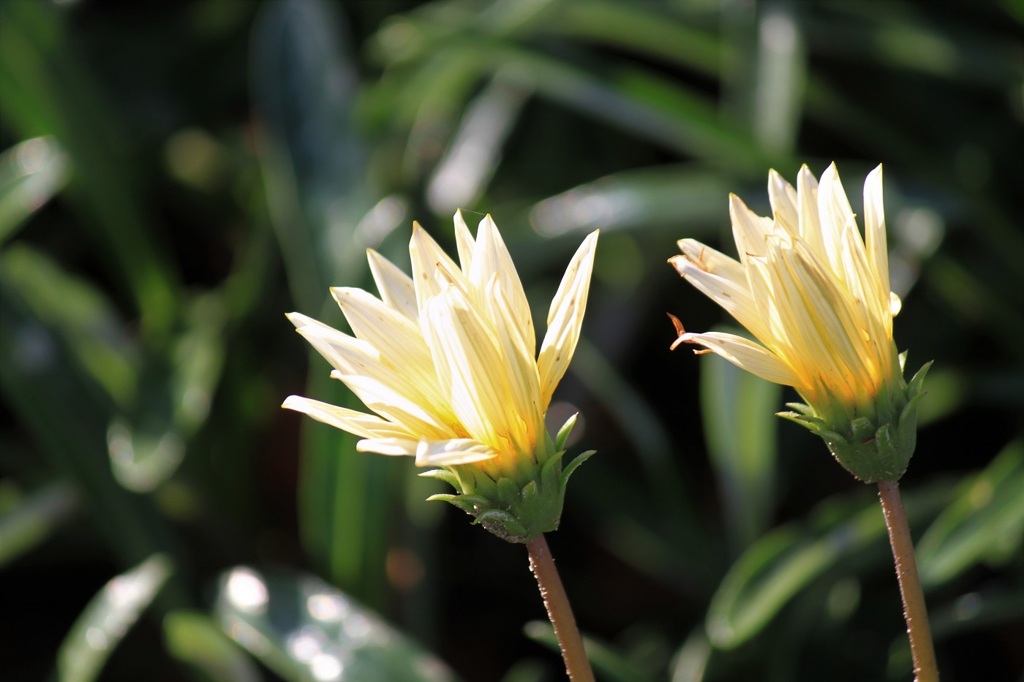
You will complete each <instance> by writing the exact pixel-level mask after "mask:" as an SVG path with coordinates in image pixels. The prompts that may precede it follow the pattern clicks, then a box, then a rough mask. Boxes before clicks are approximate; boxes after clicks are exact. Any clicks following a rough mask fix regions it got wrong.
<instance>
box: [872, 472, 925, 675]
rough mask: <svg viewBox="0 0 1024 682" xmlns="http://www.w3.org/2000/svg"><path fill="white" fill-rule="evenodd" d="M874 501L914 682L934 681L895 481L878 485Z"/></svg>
mask: <svg viewBox="0 0 1024 682" xmlns="http://www.w3.org/2000/svg"><path fill="white" fill-rule="evenodd" d="M878 499H879V501H880V502H881V503H882V514H883V515H884V516H885V525H886V527H887V528H888V529H889V544H891V545H892V556H893V559H894V560H895V561H896V578H897V579H898V580H899V583H900V595H901V596H902V597H903V617H904V619H905V620H906V621H907V635H908V636H909V637H910V653H911V655H912V656H913V657H914V680H915V682H938V680H939V667H938V664H937V663H936V662H935V646H934V645H933V644H932V631H931V626H930V625H929V624H928V609H927V607H926V606H925V603H924V591H923V590H922V589H921V577H920V575H919V574H918V572H917V560H916V559H915V558H914V543H913V541H912V540H911V538H910V527H909V526H908V525H907V514H906V512H905V511H904V510H903V500H902V499H901V498H900V487H899V484H898V483H896V481H879V482H878Z"/></svg>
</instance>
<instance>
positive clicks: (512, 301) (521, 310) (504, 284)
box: [468, 215, 537, 357]
mask: <svg viewBox="0 0 1024 682" xmlns="http://www.w3.org/2000/svg"><path fill="white" fill-rule="evenodd" d="M468 274H469V280H470V282H472V283H473V286H474V288H475V289H476V291H477V292H478V293H480V294H483V293H484V289H485V288H486V286H487V284H488V282H489V281H490V280H491V278H492V277H493V276H494V275H497V277H498V282H499V283H500V285H501V291H502V293H504V295H505V300H506V301H507V302H508V304H509V306H510V307H511V312H512V319H513V320H514V321H515V324H514V326H513V329H514V330H515V331H516V332H517V333H518V334H519V335H520V336H521V337H522V340H523V344H525V346H526V347H527V348H528V349H529V351H530V357H533V355H534V354H535V353H536V352H537V350H536V349H537V334H536V332H535V331H534V328H533V315H532V314H531V312H530V302H529V301H528V300H527V298H526V292H525V291H523V284H522V282H521V281H520V279H519V273H518V272H517V271H516V266H515V264H514V263H513V262H512V256H511V255H510V254H509V252H508V248H507V247H506V246H505V241H504V240H503V239H502V238H501V233H500V232H498V227H497V226H496V225H495V224H494V221H493V220H492V219H491V216H489V215H488V216H485V217H484V219H483V220H481V221H480V224H479V226H478V227H477V233H476V248H475V250H474V252H473V268H472V270H471V271H470V272H469V273H468Z"/></svg>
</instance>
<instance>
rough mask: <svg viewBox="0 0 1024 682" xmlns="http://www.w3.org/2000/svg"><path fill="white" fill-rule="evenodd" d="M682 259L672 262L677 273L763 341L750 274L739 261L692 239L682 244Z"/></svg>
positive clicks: (761, 324)
mask: <svg viewBox="0 0 1024 682" xmlns="http://www.w3.org/2000/svg"><path fill="white" fill-rule="evenodd" d="M679 248H680V249H682V251H683V255H682V256H673V257H672V258H669V263H671V264H672V266H673V267H675V269H676V271H677V272H678V273H679V274H680V275H681V276H682V277H684V278H685V279H686V280H687V281H688V282H690V283H691V284H692V285H693V286H694V287H696V288H697V289H698V290H699V291H701V292H702V293H703V294H704V295H705V296H707V297H708V298H710V299H711V300H713V301H714V302H715V303H717V304H718V305H720V306H721V307H722V308H723V309H724V310H725V311H726V312H727V313H729V314H730V315H732V316H733V318H735V319H736V321H737V322H739V323H740V324H741V325H743V326H744V327H746V328H747V329H748V330H749V331H750V333H752V334H753V335H754V336H757V337H759V338H760V337H761V336H762V335H764V334H765V333H766V327H765V325H764V323H763V321H762V319H761V313H760V311H759V310H758V308H757V306H756V304H755V302H754V299H753V297H752V296H751V295H750V289H749V284H748V281H747V274H746V271H745V270H744V269H743V267H742V266H741V265H740V264H739V263H738V262H736V260H734V259H732V258H730V257H728V256H726V255H725V254H722V253H720V252H718V251H716V250H714V249H712V248H710V247H708V246H705V245H704V244H701V243H700V242H698V241H695V240H693V239H683V240H680V241H679Z"/></svg>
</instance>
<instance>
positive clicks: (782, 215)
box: [768, 170, 800, 235]
mask: <svg viewBox="0 0 1024 682" xmlns="http://www.w3.org/2000/svg"><path fill="white" fill-rule="evenodd" d="M768 199H769V201H770V203H771V206H772V215H774V216H775V220H776V221H777V222H778V223H779V224H780V225H781V226H782V227H783V228H784V229H785V230H786V231H787V232H789V233H790V234H794V235H796V234H800V210H799V208H798V203H797V193H796V190H795V189H793V185H791V184H789V183H788V182H786V181H785V179H783V177H782V176H781V175H779V174H778V173H777V172H775V171H774V170H771V171H769V172H768Z"/></svg>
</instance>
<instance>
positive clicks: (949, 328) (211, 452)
mask: <svg viewBox="0 0 1024 682" xmlns="http://www.w3.org/2000/svg"><path fill="white" fill-rule="evenodd" d="M1022 29H1024V8H1022V5H1021V3H1019V2H1016V1H1015V0H1004V1H1003V2H988V3H972V2H966V1H964V2H953V1H950V2H924V1H921V2H881V1H872V2H860V1H857V0H834V1H823V2H796V1H788V2H787V1H782V0H778V1H769V0H765V1H761V2H755V1H753V0H748V1H741V0H675V1H671V0H669V1H666V2H653V1H645V2H629V1H628V0H621V1H614V0H503V1H497V2H471V1H466V0H439V1H435V2H427V3H417V2H400V1H389V0H380V1H369V0H366V1H362V2H345V3H330V2H326V1H325V0H280V1H275V2H262V3H260V2H241V1H236V0H210V1H207V2H170V1H166V2H155V1H154V2H140V3H132V4H128V3H125V4H119V3H107V2H99V1H97V0H79V1H77V2H76V1H73V0H72V1H64V2H47V1H43V0H40V1H30V0H8V1H7V2H4V3H2V4H0V149H3V150H5V151H3V155H2V157H0V243H2V251H0V315H2V319H0V396H2V397H0V401H2V402H0V404H2V411H0V677H2V678H3V679H4V680H39V679H63V680H83V681H84V680H91V679H105V680H142V679H145V680H156V681H164V680H214V681H228V680H232V681H237V680H246V681H247V680H260V679H284V680H332V679H344V680H354V681H356V682H360V681H363V680H368V681H374V680H397V681H402V680H445V679H461V680H466V681H468V682H474V681H491V680H504V681H505V682H531V681H535V680H557V679H562V673H561V663H560V660H559V658H558V656H557V654H556V653H554V652H553V651H552V648H551V635H550V629H549V628H548V627H546V626H545V622H544V621H543V618H544V614H543V610H542V606H541V602H540V599H539V597H538V595H537V592H536V585H535V584H534V583H533V582H532V577H531V576H530V574H529V572H528V570H527V559H526V553H525V551H524V550H523V548H521V547H518V546H513V545H508V544H505V543H503V542H501V541H500V540H498V539H497V538H495V537H492V536H490V535H489V534H487V533H485V532H483V531H482V530H480V529H476V528H473V527H471V526H470V524H469V523H467V520H468V519H467V518H466V517H465V516H464V515H462V514H460V513H459V512H457V511H456V510H454V509H451V508H448V507H447V506H445V505H441V504H436V503H426V502H424V498H425V497H426V496H428V495H429V494H431V493H433V492H438V491H439V490H440V488H441V484H440V483H438V482H436V481H428V480H424V479H419V478H417V477H416V473H417V470H416V469H415V467H413V466H412V462H410V461H408V460H397V459H394V458H385V457H375V456H369V455H361V454H357V453H355V452H354V450H353V439H352V438H351V437H349V436H347V435H345V434H343V433H340V432H336V431H334V430H332V429H330V428H328V427H326V426H323V425H321V424H318V423H315V422H313V421H312V420H309V419H305V418H303V417H302V416H301V415H298V414H294V413H288V412H285V411H283V410H280V409H279V405H280V403H281V401H282V400H283V399H284V397H285V396H287V395H288V394H290V393H300V394H304V395H308V396H312V397H316V398H319V399H322V400H329V401H332V402H336V403H350V402H351V401H352V398H351V397H350V396H347V395H346V394H345V391H344V388H343V387H342V386H341V385H340V384H339V383H338V382H331V381H330V380H329V379H328V370H329V367H328V366H327V363H326V362H324V361H323V360H322V359H321V358H319V357H318V356H315V355H313V354H311V352H310V351H309V349H308V348H307V344H305V343H304V342H303V340H302V339H301V338H300V337H298V336H297V335H295V334H294V333H293V332H292V328H291V325H290V324H289V323H288V322H287V321H286V320H285V318H284V313H285V312H287V311H291V310H298V311H301V312H304V313H306V314H309V315H312V316H314V317H318V318H319V319H322V320H324V321H326V322H328V323H329V324H333V325H336V326H340V325H343V324H344V323H343V321H342V318H341V315H340V313H339V311H338V310H337V309H336V307H335V306H334V305H333V303H332V302H330V300H329V297H328V291H327V288H328V286H331V285H361V286H367V285H368V281H369V280H368V273H367V269H366V266H365V260H364V251H365V248H366V247H368V246H372V247H374V248H377V249H379V250H380V251H382V252H383V253H384V254H385V255H387V256H389V257H390V258H392V259H394V260H395V261H396V262H398V263H400V264H402V265H403V266H404V265H405V264H407V262H408V261H407V254H406V249H407V242H408V238H409V236H410V225H411V222H412V220H414V219H416V220H419V221H420V222H421V223H423V224H424V225H425V226H426V227H427V228H428V229H429V230H430V231H431V233H432V234H433V235H434V236H435V237H436V238H437V239H438V240H440V241H441V242H442V243H443V244H446V245H447V246H448V247H451V246H452V240H451V215H452V214H453V212H454V210H455V209H456V208H457V207H461V208H463V209H465V210H466V211H467V217H468V219H470V221H471V222H475V221H474V220H473V216H475V215H478V214H483V213H484V212H489V213H491V214H492V215H493V216H494V218H495V220H496V221H497V223H498V225H499V226H500V228H501V229H502V232H503V234H504V236H505V238H506V240H507V242H508V243H509V247H510V249H511V250H512V252H513V256H514V258H515V259H516V262H517V265H518V267H519V271H520V274H521V276H522V278H523V280H524V282H525V283H526V286H527V291H528V293H529V295H530V297H531V300H532V301H533V304H534V306H535V317H537V318H543V316H544V314H545V312H546V306H547V303H548V301H549V300H550V297H551V295H552V293H553V292H554V289H555V287H556V286H557V282H558V278H559V277H560V276H561V271H562V268H564V266H565V264H566V263H567V262H568V259H569V257H570V256H571V254H572V252H573V250H574V249H575V247H576V246H577V244H578V243H579V242H580V241H581V240H582V238H583V235H584V234H586V233H587V232H589V231H590V230H592V229H594V228H597V227H600V228H601V229H602V231H603V232H602V236H601V243H600V246H599V249H598V256H597V264H596V270H595V275H594V283H593V287H592V291H591V296H590V304H589V310H588V311H587V318H586V322H585V324H584V335H585V338H584V339H583V341H582V342H581V346H580V348H579V350H578V352H577V357H576V358H575V360H574V362H573V365H572V367H571V369H570V372H569V375H568V376H567V377H566V379H565V381H564V382H563V384H562V386H561V387H560V388H559V391H558V392H557V393H556V396H555V399H556V403H557V404H556V405H554V406H553V407H552V413H553V415H552V416H553V421H555V422H557V423H559V424H560V423H561V421H562V420H564V418H565V416H567V415H568V414H569V413H571V412H573V411H576V410H579V411H580V412H581V421H580V424H579V425H578V427H577V429H576V431H575V433H574V434H573V436H574V439H575V442H574V443H573V444H572V445H571V446H570V451H571V452H579V451H582V450H585V449H589V448H596V449H597V450H598V454H597V456H595V457H594V458H592V459H591V460H590V461H589V462H588V463H587V464H586V466H584V467H583V468H582V469H581V470H580V471H579V472H578V473H577V474H576V475H575V476H574V477H573V481H572V485H571V486H570V487H569V493H568V497H567V500H566V508H565V513H564V516H563V522H562V528H561V529H560V530H559V531H558V532H557V533H555V534H553V535H552V536H551V537H550V538H549V542H550V543H551V545H552V549H553V551H554V554H555V556H556V558H557V559H558V563H559V566H560V568H561V571H562V577H563V580H564V582H565V584H566V587H567V590H568V592H569V595H570V597H571V598H572V599H573V601H574V605H575V608H576V615H577V619H578V621H579V623H580V626H581V627H582V629H583V630H584V632H585V634H586V635H587V636H588V637H589V638H590V639H591V641H592V643H593V646H594V650H593V655H594V664H595V667H596V669H597V672H598V676H599V678H600V679H602V680H611V681H622V682H633V681H645V680H666V679H667V680H673V681H674V682H686V681H698V680H705V681H707V682H715V681H718V682H726V681H743V680H767V681H780V682H781V681H787V682H788V681H814V680H831V681H840V682H841V681H851V682H860V681H866V680H872V681H873V680H893V681H896V680H909V679H911V674H910V672H909V671H910V667H911V666H910V657H909V651H908V648H907V644H906V638H905V634H904V624H903V622H902V614H901V608H900V604H899V595H898V591H897V585H896V581H895V578H894V572H893V568H892V557H891V554H890V552H889V548H888V545H887V542H886V539H885V536H884V527H883V523H882V516H881V512H880V511H879V509H878V505H877V502H876V499H875V493H874V490H873V489H872V488H871V487H869V486H863V485H860V484H858V483H856V482H855V481H853V480H852V479H851V478H850V477H849V476H848V475H847V474H846V473H845V472H844V471H843V470H842V469H841V468H840V467H839V466H837V465H836V464H835V463H834V462H833V461H832V460H831V458H830V457H829V455H828V453H827V451H826V450H825V448H824V446H823V444H822V443H821V442H820V441H818V440H817V439H815V438H813V437H812V436H810V435H809V434H808V433H806V432H805V431H803V430H802V429H799V428H798V427H796V426H794V425H792V424H788V423H785V422H782V421H781V420H779V419H777V418H776V417H774V416H773V413H774V412H775V411H778V410H780V409H782V405H783V403H784V402H785V401H786V400H791V399H793V398H794V397H795V396H793V395H791V394H789V393H787V392H786V391H783V390H780V389H779V388H778V387H776V386H772V385H768V384H765V383H763V382H760V381H759V380H756V379H753V378H752V377H750V376H747V375H744V374H742V373H740V372H739V371H737V370H735V369H734V368H732V367H731V366H730V365H727V364H725V363H724V362H721V361H720V360H718V359H717V358H715V357H710V356H709V357H702V358H699V359H698V358H695V357H694V356H692V355H691V354H690V353H688V352H686V351H684V350H681V351H677V352H675V353H671V352H669V350H668V347H669V344H670V343H671V341H672V340H673V336H674V334H673V330H672V325H671V324H670V323H669V321H668V320H667V318H666V316H665V313H666V312H672V313H674V314H676V315H678V316H679V317H681V318H682V320H683V322H684V324H686V326H687V327H688V328H690V329H693V330H704V329H709V328H711V327H714V326H717V325H720V324H728V323H729V320H727V319H725V317H724V315H723V313H722V312H721V311H720V310H719V309H717V308H716V307H715V306H714V305H713V304H711V303H710V302H708V301H707V300H705V299H704V297H703V296H702V295H701V294H699V293H698V292H697V291H696V290H695V289H693V288H692V287H691V286H689V285H688V284H686V283H685V282H683V281H682V280H680V279H679V277H678V276H677V275H676V274H675V272H674V271H673V270H672V269H671V268H670V267H669V266H668V265H667V264H666V263H665V260H666V259H667V258H668V257H669V256H671V255H673V254H674V253H675V252H676V247H675V241H676V240H677V239H679V238H682V237H696V238H699V239H701V240H704V241H706V242H708V243H711V244H715V245H717V246H719V247H720V248H722V249H723V250H725V251H727V252H729V253H733V250H732V249H733V246H732V242H731V238H730V232H729V224H728V215H727V194H728V193H729V192H735V193H737V194H739V195H740V196H742V197H743V198H744V199H745V200H746V201H747V202H748V204H749V205H750V206H751V207H752V208H754V209H755V210H758V211H759V212H761V213H762V214H766V213H768V208H767V192H766V189H765V187H766V182H767V172H768V169H769V168H772V167H773V168H776V169H777V170H779V171H780V172H781V173H783V175H785V176H786V177H787V178H789V179H790V180H794V179H795V175H796V171H797V169H798V168H799V166H800V164H801V163H807V164H808V165H809V166H810V167H811V169H812V171H813V172H814V173H815V174H816V175H819V174H820V173H821V172H822V171H823V170H824V168H825V167H826V166H827V164H828V163H829V162H831V161H833V160H835V161H836V162H837V163H838V165H839V170H840V174H841V176H842V178H843V180H844V182H845V186H846V189H847V192H848V194H849V195H850V197H851V201H852V202H853V204H854V207H855V210H859V205H860V203H861V202H860V194H861V186H862V182H863V178H864V175H865V174H866V173H867V171H869V170H870V169H871V168H872V167H874V166H875V165H876V164H878V163H880V162H881V163H884V164H885V178H886V185H885V192H886V194H885V205H886V217H887V221H888V229H889V240H890V249H891V268H892V281H893V286H894V289H896V291H897V293H899V294H900V295H901V296H902V297H903V299H904V305H903V311H902V313H901V314H900V316H899V317H898V318H897V321H896V340H897V344H898V345H899V347H900V348H901V349H909V351H910V355H909V360H908V371H909V372H913V371H916V370H917V368H918V367H920V365H921V364H923V363H924V362H926V361H928V360H934V361H935V366H934V368H933V370H932V372H931V374H930V375H929V378H928V383H927V388H928V391H929V392H928V395H927V397H926V398H925V400H924V402H923V405H922V418H921V424H922V426H921V431H920V436H919V445H918V451H917V455H916V457H915V458H914V460H913V461H912V462H911V467H910V470H909V472H908V473H907V475H906V476H905V477H904V479H903V485H902V487H903V490H904V497H905V502H906V505H907V508H908V512H909V515H910V521H911V525H912V529H913V531H914V535H915V538H916V540H917V548H918V553H919V561H920V567H921V572H922V577H923V580H924V584H925V588H926V594H927V598H928V602H929V607H930V611H931V614H932V618H933V628H934V632H935V636H936V645H937V649H938V656H939V663H940V667H941V669H942V673H943V680H944V682H957V681H971V682H973V681H977V680H1024V673H1022V670H1024V647H1022V646H1021V644H1022V642H1024V550H1022V540H1024V416H1022V415H1024V218H1022V215H1024V213H1022V210H1021V203H1020V202H1021V198H1022V195H1024V194H1022V191H1024V126H1022V123H1024V87H1022V84H1024V30H1022ZM399 632H400V633H402V634H398V633H399ZM426 652H430V653H426ZM442 661H443V663H442Z"/></svg>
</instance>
